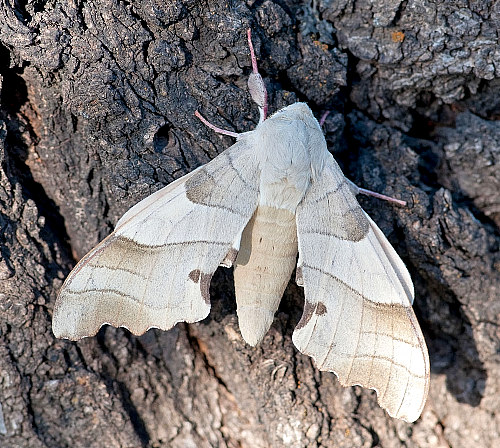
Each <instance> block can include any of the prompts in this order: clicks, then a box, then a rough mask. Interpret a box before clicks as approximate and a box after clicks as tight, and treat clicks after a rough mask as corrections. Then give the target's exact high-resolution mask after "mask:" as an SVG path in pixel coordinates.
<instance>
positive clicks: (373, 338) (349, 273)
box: [293, 158, 429, 422]
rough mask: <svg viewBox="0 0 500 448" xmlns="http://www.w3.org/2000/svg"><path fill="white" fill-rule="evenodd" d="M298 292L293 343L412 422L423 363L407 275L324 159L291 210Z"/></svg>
mask: <svg viewBox="0 0 500 448" xmlns="http://www.w3.org/2000/svg"><path fill="white" fill-rule="evenodd" d="M297 233H298V244H299V266H300V267H299V273H298V278H299V279H300V278H301V279H302V281H303V285H304V292H305V306H304V313H303V315H302V319H301V320H300V322H299V323H298V325H297V327H296V329H295V331H294V333H293V342H294V344H295V346H296V347H297V348H298V349H299V350H300V351H301V352H303V353H305V354H307V355H309V356H311V357H313V358H314V360H315V362H316V364H317V366H318V368H319V369H321V370H328V371H332V372H334V373H335V374H336V375H337V376H338V378H339V381H340V383H341V384H342V385H343V386H353V385H361V386H363V387H368V388H371V389H375V390H376V391H377V395H378V402H379V404H380V406H381V407H383V408H385V409H386V410H387V412H388V413H389V414H390V415H391V416H392V417H396V418H401V419H403V420H406V421H409V422H412V421H415V420H416V419H417V418H418V417H419V415H420V413H421V412H422V408H423V406H424V404H425V400H426V397H427V392H428V389H429V356H428V353H427V347H426V345H425V341H424V337H423V335H422V331H421V330H420V327H419V325H418V322H417V319H416V317H415V314H414V312H413V309H412V307H411V303H412V302H413V284H412V282H411V279H410V275H409V274H408V271H407V269H406V267H405V265H404V263H403V262H402V261H401V259H400V258H399V256H398V255H397V254H396V252H395V251H394V249H393V248H392V247H391V245H390V243H389V242H388V241H387V239H386V238H385V236H384V235H383V234H382V232H381V231H380V229H379V228H378V227H377V226H376V224H375V223H374V222H373V221H372V220H371V219H370V218H369V217H368V215H366V213H365V212H364V211H363V210H362V208H361V207H360V205H359V204H358V202H357V201H356V198H355V196H354V194H353V192H352V186H350V185H349V183H348V182H347V180H346V179H345V177H344V175H343V174H342V172H341V170H340V168H339V167H338V165H337V163H336V162H335V161H334V160H333V158H332V159H331V162H328V164H327V166H326V167H325V169H324V171H323V172H322V174H321V175H320V176H319V178H318V179H316V180H315V181H314V182H313V183H312V184H311V187H310V190H309V191H308V193H307V194H306V197H305V198H304V200H303V201H302V203H301V204H300V205H299V207H298V209H297Z"/></svg>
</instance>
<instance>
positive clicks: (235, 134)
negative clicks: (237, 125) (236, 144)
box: [194, 110, 240, 137]
mask: <svg viewBox="0 0 500 448" xmlns="http://www.w3.org/2000/svg"><path fill="white" fill-rule="evenodd" d="M194 114H195V115H196V117H198V118H199V119H200V121H201V122H202V123H203V124H204V125H206V126H208V127H209V128H210V129H213V130H214V131H215V132H217V134H224V135H229V136H231V137H238V135H240V134H238V133H237V132H233V131H228V130H226V129H222V128H218V127H217V126H215V125H214V124H212V123H210V121H208V120H207V119H206V118H204V117H203V116H202V115H201V114H200V113H199V112H198V111H197V110H196V111H195V112H194Z"/></svg>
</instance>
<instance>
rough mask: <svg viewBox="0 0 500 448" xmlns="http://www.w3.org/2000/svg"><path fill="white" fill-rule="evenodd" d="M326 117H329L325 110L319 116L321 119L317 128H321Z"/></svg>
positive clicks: (328, 112)
mask: <svg viewBox="0 0 500 448" xmlns="http://www.w3.org/2000/svg"><path fill="white" fill-rule="evenodd" d="M328 115H330V111H329V110H327V111H326V112H325V113H324V114H323V115H321V118H320V119H319V126H320V127H321V126H323V125H324V124H325V121H326V117H328Z"/></svg>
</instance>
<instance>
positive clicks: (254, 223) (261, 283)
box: [234, 205, 297, 345]
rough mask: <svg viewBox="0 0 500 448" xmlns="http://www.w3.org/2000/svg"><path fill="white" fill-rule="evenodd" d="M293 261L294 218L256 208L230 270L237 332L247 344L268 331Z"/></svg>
mask: <svg viewBox="0 0 500 448" xmlns="http://www.w3.org/2000/svg"><path fill="white" fill-rule="evenodd" d="M296 259H297V227H296V223H295V215H294V214H293V213H291V212H290V211H289V210H285V209H282V208H274V207H268V206H263V205H260V206H259V207H258V208H257V210H256V211H255V213H254V215H253V217H252V219H251V220H250V221H249V223H248V224H247V226H246V227H245V230H244V231H243V235H242V237H241V245H240V250H239V253H238V256H237V258H236V262H235V267H234V287H235V291H236V303H237V307H238V308H237V313H238V321H239V326H240V331H241V335H242V336H243V339H245V341H246V342H248V343H249V344H250V345H256V344H258V343H259V342H260V341H261V340H262V338H263V337H264V336H265V334H266V333H267V331H268V330H269V327H270V326H271V324H272V322H273V319H274V313H275V312H276V310H277V309H278V306H279V303H280V301H281V297H282V296H283V292H284V291H285V288H286V286H287V284H288V281H289V280H290V276H291V274H292V271H293V269H294V267H295V264H296Z"/></svg>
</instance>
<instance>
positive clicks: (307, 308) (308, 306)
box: [295, 300, 316, 330]
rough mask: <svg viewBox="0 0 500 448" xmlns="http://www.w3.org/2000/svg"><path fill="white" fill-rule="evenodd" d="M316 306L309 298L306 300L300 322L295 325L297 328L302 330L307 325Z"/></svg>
mask: <svg viewBox="0 0 500 448" xmlns="http://www.w3.org/2000/svg"><path fill="white" fill-rule="evenodd" d="M315 308H316V305H313V304H312V303H310V302H308V301H307V300H306V301H305V303H304V312H303V313H302V317H301V318H300V320H299V323H298V324H297V326H296V327H295V329H296V330H300V329H301V328H304V327H305V326H306V325H307V323H308V322H309V321H310V320H311V317H312V315H313V313H314V310H315Z"/></svg>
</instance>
